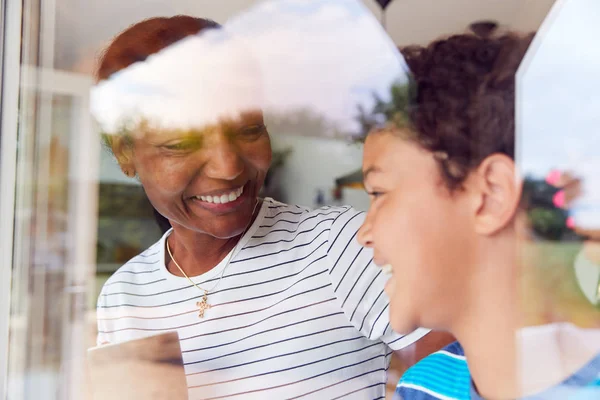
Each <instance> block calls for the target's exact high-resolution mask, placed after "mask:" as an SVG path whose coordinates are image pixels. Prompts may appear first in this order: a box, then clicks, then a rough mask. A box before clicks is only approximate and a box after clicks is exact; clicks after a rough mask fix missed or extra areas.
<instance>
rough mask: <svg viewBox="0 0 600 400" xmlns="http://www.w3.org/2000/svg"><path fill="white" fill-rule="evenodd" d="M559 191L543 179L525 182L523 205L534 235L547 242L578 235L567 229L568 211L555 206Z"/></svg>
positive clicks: (528, 178) (526, 180)
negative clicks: (555, 198)
mask: <svg viewBox="0 0 600 400" xmlns="http://www.w3.org/2000/svg"><path fill="white" fill-rule="evenodd" d="M556 191H557V189H556V188H555V187H553V186H551V185H549V184H548V183H547V182H546V181H545V180H543V179H533V178H531V177H526V178H525V180H524V181H523V205H524V207H525V209H526V211H527V216H528V217H529V222H530V224H531V229H532V231H533V233H534V234H535V235H536V236H537V237H539V238H541V239H546V240H562V239H565V238H568V237H571V238H573V239H575V238H576V235H574V234H573V233H572V231H571V230H570V229H569V228H567V218H568V213H567V211H565V210H563V209H561V208H558V207H556V206H555V205H554V202H553V197H554V194H555V193H556Z"/></svg>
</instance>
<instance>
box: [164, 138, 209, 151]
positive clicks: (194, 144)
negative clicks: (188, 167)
mask: <svg viewBox="0 0 600 400" xmlns="http://www.w3.org/2000/svg"><path fill="white" fill-rule="evenodd" d="M162 147H164V148H165V149H167V150H170V151H191V150H196V149H197V148H199V147H200V140H184V141H181V142H177V143H169V144H166V145H163V146H162Z"/></svg>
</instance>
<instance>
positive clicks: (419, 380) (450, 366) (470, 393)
mask: <svg viewBox="0 0 600 400" xmlns="http://www.w3.org/2000/svg"><path fill="white" fill-rule="evenodd" d="M395 398H396V399H403V400H440V399H441V400H468V399H473V400H483V399H482V397H481V396H479V394H478V393H477V390H476V389H475V387H474V386H473V384H472V380H471V375H470V373H469V367H468V365H467V360H466V358H465V353H464V351H463V348H462V346H461V345H460V344H459V343H458V342H454V343H451V344H450V345H448V346H446V347H445V348H443V349H442V350H440V351H438V352H436V353H433V354H431V355H429V356H427V357H425V358H424V359H422V360H421V361H419V362H418V363H417V364H415V365H414V366H413V367H411V368H409V369H408V371H406V373H405V374H404V375H403V376H402V379H401V380H400V382H399V383H398V387H397V388H396V396H395ZM524 399H526V400H565V399H569V400H571V399H572V400H598V399H600V354H598V355H597V356H596V357H595V358H594V359H592V360H591V361H590V362H589V363H587V364H586V365H585V366H584V367H582V368H580V369H579V371H577V372H576V373H575V374H573V375H572V376H571V377H569V378H568V379H566V380H564V381H563V382H561V383H560V384H559V385H556V386H554V387H552V388H550V389H547V390H545V391H544V392H542V393H539V394H537V395H533V396H527V397H525V398H524Z"/></svg>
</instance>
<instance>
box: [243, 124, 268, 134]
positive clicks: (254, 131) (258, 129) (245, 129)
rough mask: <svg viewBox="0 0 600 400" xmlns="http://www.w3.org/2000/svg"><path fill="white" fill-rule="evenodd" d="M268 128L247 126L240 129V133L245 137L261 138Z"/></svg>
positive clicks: (261, 125) (258, 125) (259, 125)
mask: <svg viewBox="0 0 600 400" xmlns="http://www.w3.org/2000/svg"><path fill="white" fill-rule="evenodd" d="M266 129H267V127H266V126H265V125H264V124H256V125H247V126H244V127H242V128H241V129H240V133H241V134H242V135H243V136H250V137H253V136H259V135H262V134H263V133H264V132H265V130H266Z"/></svg>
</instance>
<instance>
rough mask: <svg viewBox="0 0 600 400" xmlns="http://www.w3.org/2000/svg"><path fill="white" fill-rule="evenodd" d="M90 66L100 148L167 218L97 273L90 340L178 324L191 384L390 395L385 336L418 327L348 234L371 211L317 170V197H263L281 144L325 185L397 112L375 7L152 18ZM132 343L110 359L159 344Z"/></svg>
mask: <svg viewBox="0 0 600 400" xmlns="http://www.w3.org/2000/svg"><path fill="white" fill-rule="evenodd" d="M142 32H143V33H144V35H145V37H146V38H147V39H146V40H145V41H139V40H136V38H138V37H140V35H141V34H142ZM98 71H99V76H98V82H97V85H96V86H95V87H94V88H93V90H92V92H91V111H92V114H93V117H94V119H95V120H96V122H97V123H98V126H99V127H100V130H101V131H102V138H103V140H104V142H105V144H106V147H107V149H109V150H110V151H112V153H113V155H114V156H115V159H116V161H117V163H118V164H119V168H120V169H121V170H122V172H123V173H124V174H125V175H127V176H128V177H131V178H133V177H135V178H136V179H138V180H139V182H140V183H141V185H142V187H143V189H144V192H145V194H146V195H147V197H148V199H149V201H150V203H151V204H152V206H153V207H154V209H155V210H156V211H157V212H158V213H159V215H160V216H161V217H160V218H162V219H163V221H166V222H167V224H168V225H170V226H171V227H172V229H169V230H168V231H167V232H166V233H165V234H164V235H163V236H162V238H160V239H159V240H158V242H156V243H155V244H152V245H150V246H149V247H148V248H147V249H145V250H144V249H142V250H141V254H133V255H132V257H131V259H129V260H126V262H125V263H124V265H123V266H122V267H120V268H119V269H118V270H117V271H116V272H115V273H114V274H113V275H112V276H111V277H110V278H108V280H107V281H106V282H105V283H104V286H103V288H102V291H101V293H100V295H99V297H98V311H97V319H98V343H97V344H98V346H99V349H94V350H92V351H91V352H90V355H94V354H96V355H97V354H100V353H98V352H101V351H102V350H103V347H104V346H108V347H107V348H108V349H110V350H111V351H116V352H119V351H120V350H119V349H123V351H124V352H126V348H127V346H128V345H132V343H138V344H139V343H142V342H139V341H138V340H144V339H147V337H148V336H152V335H155V334H159V333H163V332H172V331H177V333H178V335H179V340H180V344H181V352H182V359H181V360H179V363H178V365H179V366H183V368H180V371H179V370H177V369H174V370H173V371H174V372H177V373H180V374H181V377H183V375H184V374H185V378H187V379H186V380H187V387H188V390H189V397H190V398H206V399H208V398H232V397H241V396H244V397H250V398H264V397H265V396H272V397H274V398H290V397H298V396H301V397H314V398H336V397H338V398H341V397H346V396H350V395H356V396H358V397H369V398H380V397H383V396H385V393H386V380H387V379H386V370H387V368H388V366H389V364H390V359H391V355H392V351H393V350H400V349H402V348H404V347H406V346H409V345H410V344H412V343H413V342H414V341H416V340H417V339H419V338H420V337H422V336H423V335H424V334H425V333H426V332H427V331H426V330H423V329H419V328H418V327H416V326H415V327H411V329H410V330H408V331H406V332H403V334H399V333H396V332H394V331H393V330H392V329H391V327H390V324H389V316H388V313H387V307H388V301H387V297H386V296H385V294H384V292H383V289H384V285H385V282H386V279H387V277H386V274H384V273H382V271H381V270H380V269H379V268H378V267H377V266H376V265H375V263H374V262H373V260H372V258H373V255H372V252H371V251H370V250H368V249H364V248H362V247H361V246H360V244H359V243H358V242H357V241H356V234H357V230H358V228H359V227H360V224H361V221H362V219H363V217H364V215H363V214H362V213H361V212H359V211H358V210H355V209H354V208H352V207H338V206H328V205H325V204H326V201H327V200H326V199H325V198H326V193H325V192H324V190H322V189H321V188H320V187H315V186H314V185H313V186H312V188H314V189H316V190H314V192H312V190H311V192H312V193H310V194H309V195H310V196H314V201H315V203H316V204H318V205H319V206H324V205H325V206H324V207H323V208H318V209H316V210H310V209H308V208H307V207H304V206H301V205H287V204H283V203H280V202H278V201H276V200H274V199H271V198H262V197H261V195H262V194H264V190H265V183H267V184H268V183H270V182H268V181H269V180H270V179H272V178H273V175H271V176H269V173H270V171H273V170H274V169H273V168H277V167H278V166H280V165H281V164H282V163H286V162H287V159H286V157H290V154H292V155H294V154H297V153H298V152H300V151H306V152H308V154H309V156H308V157H306V159H309V160H310V161H309V163H310V164H311V165H308V166H305V165H302V166H300V167H301V168H302V172H304V171H306V170H308V169H312V171H314V173H312V174H309V179H310V180H314V181H317V180H319V179H322V178H323V176H325V179H329V180H331V182H330V183H328V184H329V185H332V184H333V178H332V177H331V174H326V173H325V169H326V168H327V166H328V161H330V159H335V158H336V157H337V158H338V159H344V154H348V151H347V150H346V147H348V146H351V145H352V139H354V138H356V137H358V136H361V135H364V133H365V131H366V130H369V129H371V128H372V127H373V126H375V125H376V126H379V125H380V124H381V123H383V124H385V123H386V122H387V121H386V120H385V118H386V117H390V118H393V119H394V120H395V121H396V122H400V120H402V119H403V115H402V114H396V113H394V110H389V109H388V108H389V107H386V106H385V104H387V103H388V102H389V101H393V102H395V103H406V102H407V98H408V97H407V96H408V93H407V92H406V88H407V86H406V84H407V82H408V78H407V73H406V65H405V64H404V63H403V60H402V57H401V56H400V55H399V53H398V51H397V49H396V47H395V46H394V44H393V43H392V41H391V40H390V39H389V37H388V36H387V35H386V34H385V32H384V31H383V29H382V28H381V26H380V24H379V23H378V22H377V20H376V19H374V17H373V16H372V15H371V14H370V13H369V12H368V10H367V9H365V8H364V7H363V6H362V5H361V3H360V2H358V1H348V0H339V1H308V2H305V1H295V0H285V1H268V2H264V3H260V4H257V5H256V6H255V7H252V8H250V9H249V10H246V11H245V12H243V13H241V14H239V15H238V16H236V17H234V18H232V19H230V20H229V21H228V22H227V23H226V24H225V25H224V26H222V27H219V26H216V25H215V24H214V23H212V22H210V21H207V20H202V19H197V18H192V17H185V16H180V17H174V18H171V19H167V18H164V19H155V20H148V21H143V22H141V23H139V24H137V25H134V26H133V27H131V28H129V30H127V31H125V32H123V33H121V34H120V35H119V36H117V38H115V39H114V40H113V41H112V43H111V44H110V45H109V47H108V49H107V50H106V51H105V53H104V56H103V57H102V58H101V60H100V65H99V68H98ZM379 114H381V115H379ZM395 117H397V118H395ZM292 137H293V139H290V138H292ZM314 138H318V139H319V140H320V142H318V141H315V140H310V139H314ZM303 139H307V140H306V141H303ZM340 139H345V141H344V142H342V141H340ZM336 140H337V142H335V141H336ZM272 142H273V143H275V142H277V145H278V148H277V150H279V151H278V152H273V148H272V144H271V143H272ZM290 143H293V144H295V146H294V147H293V149H292V152H291V153H290V151H289V150H288V149H289V148H290V147H291V146H290ZM316 143H317V144H323V148H315V147H314V146H315V144H316ZM302 145H303V146H304V148H302V147H301V146H302ZM338 149H340V152H341V153H343V154H342V155H338V154H336V152H337V151H338ZM356 149H357V151H356V152H355V153H354V154H356V157H355V158H354V159H351V160H349V162H348V164H349V166H348V167H347V166H345V165H343V166H342V171H343V172H347V171H351V170H352V169H355V168H356V167H357V166H358V165H359V163H360V148H359V147H358V146H357V147H356ZM310 155H313V157H310ZM275 171H276V170H275ZM328 175H329V176H328ZM340 175H341V173H340ZM334 176H335V175H334ZM291 186H296V187H297V188H296V189H297V190H298V191H307V190H308V189H307V188H306V187H304V186H302V182H300V183H296V182H293V181H292V182H291ZM266 189H267V190H269V189H271V187H270V185H267V188H266ZM334 195H335V196H339V195H338V194H334ZM290 197H291V196H290ZM135 346H137V345H135ZM105 349H106V348H105ZM115 349H117V350H115ZM148 351H152V350H151V349H148ZM107 354H108V353H107ZM127 355H128V356H129V355H132V357H131V358H132V359H133V361H132V360H131V358H120V359H116V358H114V359H113V361H114V362H115V364H117V363H118V364H119V366H120V368H122V370H123V371H127V372H128V373H129V374H131V375H141V374H142V371H144V370H145V368H146V367H149V366H150V365H152V364H153V362H154V361H155V360H154V359H153V358H151V357H146V356H145V355H144V352H136V353H127ZM175 361H176V360H175ZM124 362H125V363H127V365H130V367H129V368H123V363H124ZM95 367H97V365H96V366H95ZM115 368H117V366H116V365H115ZM154 371H156V369H154ZM149 374H151V376H148V377H147V378H148V379H159V378H158V377H156V374H157V372H149ZM92 375H93V376H95V379H94V386H95V387H98V385H101V382H98V379H97V378H98V376H99V375H98V374H92ZM161 378H162V377H161ZM131 384H132V386H131V388H132V390H133V391H134V392H136V386H139V393H141V390H142V387H141V386H140V385H143V382H137V383H135V384H134V382H133V381H131ZM94 391H95V392H100V391H101V389H100V388H98V389H95V390H94Z"/></svg>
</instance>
